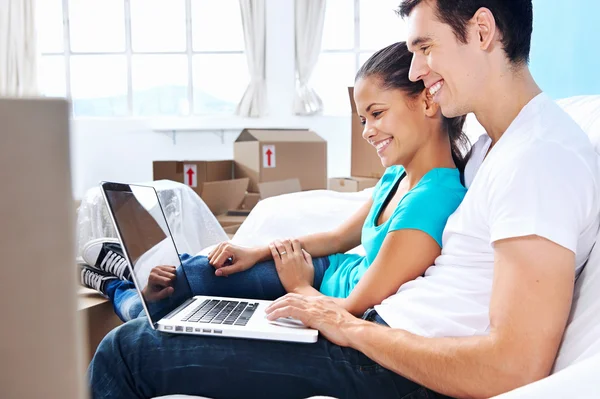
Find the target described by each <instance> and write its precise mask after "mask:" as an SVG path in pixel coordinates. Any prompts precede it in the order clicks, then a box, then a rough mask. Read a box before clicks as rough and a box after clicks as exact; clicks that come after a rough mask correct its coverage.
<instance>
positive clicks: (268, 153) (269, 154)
mask: <svg viewBox="0 0 600 399" xmlns="http://www.w3.org/2000/svg"><path fill="white" fill-rule="evenodd" d="M266 154H267V165H269V166H271V155H273V152H272V151H271V149H268V150H267V152H266Z"/></svg>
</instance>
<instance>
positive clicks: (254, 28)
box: [236, 0, 267, 117]
mask: <svg viewBox="0 0 600 399" xmlns="http://www.w3.org/2000/svg"><path fill="white" fill-rule="evenodd" d="M240 10H241V13H242V24H243V25H244V27H243V28H244V43H245V46H246V59H247V61H248V70H249V71H250V84H248V88H247V89H246V92H245V93H244V96H243V97H242V100H241V101H240V103H239V104H238V106H237V109H236V114H237V115H239V116H250V117H260V116H263V115H265V113H266V103H267V102H266V96H267V86H266V83H265V46H266V43H265V41H266V37H265V36H266V14H265V0H240Z"/></svg>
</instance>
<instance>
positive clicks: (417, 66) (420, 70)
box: [408, 54, 429, 82]
mask: <svg viewBox="0 0 600 399" xmlns="http://www.w3.org/2000/svg"><path fill="white" fill-rule="evenodd" d="M428 73H429V66H428V65H427V62H426V60H425V57H422V56H420V55H418V54H413V58H412V61H411V62H410V70H409V71H408V78H409V79H410V81H411V82H418V81H419V80H422V79H423V77H424V76H425V75H427V74H428Z"/></svg>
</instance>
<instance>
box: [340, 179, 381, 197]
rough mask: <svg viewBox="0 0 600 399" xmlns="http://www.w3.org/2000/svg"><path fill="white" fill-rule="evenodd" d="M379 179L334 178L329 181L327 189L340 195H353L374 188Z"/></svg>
mask: <svg viewBox="0 0 600 399" xmlns="http://www.w3.org/2000/svg"><path fill="white" fill-rule="evenodd" d="M378 181H379V179H373V178H371V177H334V178H332V179H329V189H330V190H333V191H339V192H342V193H355V192H358V191H362V190H364V189H366V188H370V187H374V186H375V185H376V184H377V182H378Z"/></svg>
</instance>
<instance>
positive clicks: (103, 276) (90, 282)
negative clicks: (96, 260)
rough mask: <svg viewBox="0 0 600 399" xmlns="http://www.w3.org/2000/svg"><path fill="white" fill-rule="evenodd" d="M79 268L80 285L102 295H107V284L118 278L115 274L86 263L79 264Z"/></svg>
mask: <svg viewBox="0 0 600 399" xmlns="http://www.w3.org/2000/svg"><path fill="white" fill-rule="evenodd" d="M79 268H80V270H81V274H80V276H81V285H83V286H85V287H88V288H91V289H93V290H96V291H98V292H100V293H101V294H102V295H104V296H108V294H107V293H106V286H107V284H108V283H109V282H111V281H118V280H119V279H118V278H117V276H113V275H112V274H109V273H106V272H103V271H102V270H98V269H96V268H94V267H91V266H88V265H79Z"/></svg>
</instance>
